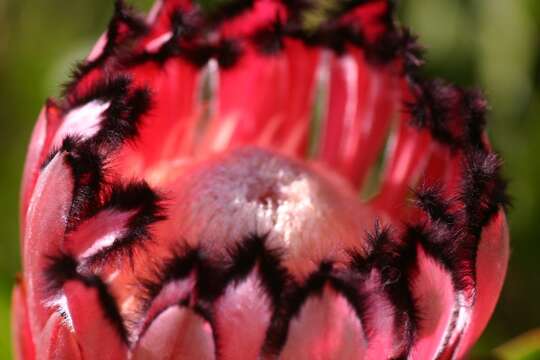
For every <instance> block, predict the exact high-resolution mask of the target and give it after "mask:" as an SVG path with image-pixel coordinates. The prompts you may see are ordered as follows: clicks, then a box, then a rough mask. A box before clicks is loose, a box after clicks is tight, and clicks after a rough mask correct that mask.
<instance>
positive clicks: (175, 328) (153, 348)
mask: <svg viewBox="0 0 540 360" xmlns="http://www.w3.org/2000/svg"><path fill="white" fill-rule="evenodd" d="M214 352H215V348H214V341H213V337H212V329H211V327H210V325H209V324H208V323H207V322H206V321H205V320H204V319H203V318H201V317H200V316H199V315H197V314H195V313H194V312H193V311H192V310H190V309H188V308H183V307H180V306H171V307H169V308H168V309H166V310H165V311H163V312H162V313H161V314H160V315H159V316H158V317H157V318H156V319H155V320H154V321H153V323H152V324H151V325H150V328H149V329H148V331H147V332H146V333H145V334H144V336H143V338H142V339H141V340H140V342H139V343H138V345H137V347H136V348H135V349H134V350H133V359H134V360H146V359H148V360H153V359H155V360H158V359H163V360H189V359H201V360H212V359H214V358H215V356H214Z"/></svg>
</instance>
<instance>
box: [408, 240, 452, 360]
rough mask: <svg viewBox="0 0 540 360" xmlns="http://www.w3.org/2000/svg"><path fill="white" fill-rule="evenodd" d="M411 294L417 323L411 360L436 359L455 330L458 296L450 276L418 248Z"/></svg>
mask: <svg viewBox="0 0 540 360" xmlns="http://www.w3.org/2000/svg"><path fill="white" fill-rule="evenodd" d="M412 292H413V296H414V298H415V302H416V304H417V307H418V311H419V317H420V323H419V331H418V334H417V337H418V340H417V341H416V343H415V345H414V347H413V349H412V357H413V358H414V359H435V358H437V356H438V355H440V354H441V353H442V352H443V350H444V349H445V348H446V347H447V346H448V345H449V344H448V341H449V340H450V339H451V338H452V335H453V333H454V332H455V331H456V316H457V315H458V311H459V309H458V307H459V306H460V305H459V304H458V303H457V299H458V296H457V294H456V293H455V291H454V286H453V284H452V278H451V275H450V274H449V273H448V272H447V271H446V270H445V269H443V268H442V266H441V265H440V264H438V263H437V262H436V261H435V260H433V259H432V258H430V257H429V256H427V255H426V253H425V252H424V251H423V249H422V248H421V247H419V249H418V274H417V276H416V278H415V279H414V281H413V285H412Z"/></svg>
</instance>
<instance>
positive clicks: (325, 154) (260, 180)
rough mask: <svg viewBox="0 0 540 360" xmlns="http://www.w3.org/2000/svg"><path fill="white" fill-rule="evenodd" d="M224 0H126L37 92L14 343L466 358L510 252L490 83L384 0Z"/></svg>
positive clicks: (115, 351)
mask: <svg viewBox="0 0 540 360" xmlns="http://www.w3.org/2000/svg"><path fill="white" fill-rule="evenodd" d="M218 4H219V6H217V7H216V8H213V9H211V10H208V9H204V8H203V7H201V6H200V5H197V4H192V3H191V2H190V1H188V0H163V1H158V2H157V4H156V5H155V6H154V8H153V9H152V11H151V13H150V14H149V15H148V17H146V18H142V17H141V16H139V15H137V14H136V13H135V12H134V11H133V10H131V9H130V8H128V7H127V6H125V4H124V3H123V2H122V1H117V3H116V9H115V13H114V16H113V18H112V20H111V22H110V25H109V28H108V30H107V32H106V33H104V34H103V36H102V37H101V38H100V40H99V41H98V43H97V44H96V46H95V48H94V49H93V50H92V51H91V53H90V55H89V56H88V58H87V59H86V60H85V61H83V62H82V63H81V64H80V65H79V66H78V67H77V69H76V71H75V72H74V76H73V80H72V81H71V82H70V83H69V84H67V85H66V87H65V92H64V95H63V97H62V99H61V100H49V101H48V102H47V104H46V106H45V108H44V109H43V111H42V113H41V115H40V117H39V119H38V122H37V124H36V128H35V130H34V133H33V135H32V140H31V145H30V148H29V152H28V157H27V161H26V167H25V173H24V177H23V185H22V213H21V220H22V221H21V222H22V244H21V248H22V257H23V275H22V276H21V278H20V280H19V283H18V285H17V287H16V289H15V292H14V310H13V322H14V338H15V342H16V350H17V354H18V356H19V358H22V359H34V358H36V357H39V358H40V359H53V358H54V359H57V358H60V359H79V358H86V359H127V358H133V359H164V358H166V359H169V358H170V359H173V358H174V359H177V358H178V359H214V358H216V359H258V358H264V359H271V358H280V359H359V358H366V359H398V358H399V359H401V358H414V359H431V358H433V359H435V358H444V359H446V358H461V357H463V356H464V355H465V354H466V352H467V351H468V350H469V349H470V347H471V346H472V344H473V343H474V342H475V340H476V339H477V338H478V336H479V335H480V333H481V332H482V330H483V329H484V327H485V325H486V324H487V321H488V319H489V317H490V316H491V313H492V311H493V308H494V306H495V303H496V300H497V298H498V295H499V292H500V290H501V286H502V283H503V279H504V275H505V272H506V264H507V259H508V230H507V225H506V220H505V212H504V208H505V206H506V204H507V200H508V199H507V196H506V194H505V182H504V180H503V179H502V178H501V176H500V167H501V161H500V159H499V158H498V156H497V155H496V154H495V153H494V152H493V151H492V150H491V147H490V145H489V142H488V139H487V137H486V135H485V130H484V127H485V115H486V110H487V104H486V101H485V100H484V98H483V97H482V95H481V94H480V93H479V92H478V91H476V90H469V89H463V88H460V87H457V86H454V85H452V84H449V83H447V82H445V81H442V80H431V79H425V78H424V77H422V76H421V74H420V71H419V70H420V68H421V66H422V64H423V60H422V57H421V55H422V51H421V48H420V47H419V46H418V45H417V44H416V42H415V38H414V36H412V35H411V34H410V33H409V31H407V29H405V28H403V27H401V26H399V25H398V24H397V22H396V20H395V18H394V8H393V2H392V1H385V0H365V1H342V2H331V1H309V0H307V1H301V0H298V1H296V0H291V1H284V0H281V1H278V0H255V1H232V0H231V1H223V2H218ZM381 155H383V156H381ZM381 159H382V160H381ZM378 167H382V169H383V171H381V173H380V174H378V171H377V168H378ZM370 179H371V180H370ZM369 183H375V184H376V187H377V190H376V193H375V195H374V196H372V197H367V198H365V197H364V198H361V197H360V195H359V193H360V190H362V189H364V190H365V189H366V188H368V187H369V186H371V185H369ZM371 187H373V186H371Z"/></svg>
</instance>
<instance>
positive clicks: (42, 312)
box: [23, 153, 73, 337]
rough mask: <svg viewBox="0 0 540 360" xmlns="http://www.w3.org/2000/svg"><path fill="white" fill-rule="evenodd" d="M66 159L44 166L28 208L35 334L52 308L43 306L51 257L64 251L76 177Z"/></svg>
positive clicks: (26, 256)
mask: <svg viewBox="0 0 540 360" xmlns="http://www.w3.org/2000/svg"><path fill="white" fill-rule="evenodd" d="M64 159H65V156H64V153H59V154H57V155H56V156H55V157H54V159H53V160H52V161H51V162H50V163H49V164H48V165H47V166H46V167H45V169H43V171H42V172H41V174H40V176H39V178H38V181H37V184H36V189H35V191H34V194H33V195H32V199H31V200H30V206H29V207H28V214H27V222H26V229H25V238H24V249H25V251H24V253H23V265H24V266H23V268H24V273H25V279H26V285H27V296H28V306H29V308H31V309H32V311H31V312H30V324H31V329H32V334H33V336H34V337H36V336H38V334H39V333H40V331H41V329H42V328H43V326H44V325H45V323H46V321H47V319H48V318H49V314H50V311H49V310H47V309H46V308H45V307H44V305H43V303H44V302H45V301H46V298H47V296H48V295H49V294H47V293H46V290H47V288H48V285H49V284H47V283H46V279H45V278H44V276H43V274H44V271H45V268H46V266H47V265H49V262H48V261H49V260H48V257H49V256H53V255H57V254H58V252H60V251H61V250H62V243H63V240H64V234H65V230H66V221H67V218H68V214H69V211H70V208H71V201H72V189H73V179H72V174H71V171H70V169H69V167H68V165H67V164H66V162H65V161H64ZM45 229H46V230H45Z"/></svg>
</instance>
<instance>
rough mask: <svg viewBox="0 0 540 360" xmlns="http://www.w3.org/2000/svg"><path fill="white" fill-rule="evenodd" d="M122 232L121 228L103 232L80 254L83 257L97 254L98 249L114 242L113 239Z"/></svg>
mask: <svg viewBox="0 0 540 360" xmlns="http://www.w3.org/2000/svg"><path fill="white" fill-rule="evenodd" d="M123 232H124V231H123V229H121V230H115V231H112V232H110V233H107V234H105V235H104V236H103V237H101V238H99V239H98V240H96V242H95V243H94V244H93V245H92V246H91V247H90V248H89V249H88V250H86V251H85V252H84V253H83V254H82V257H83V258H89V257H92V256H93V255H95V254H97V253H98V252H99V251H101V250H103V249H105V248H108V247H110V246H111V245H112V244H113V243H114V241H115V240H116V239H117V238H119V237H120V236H121V235H122V233H123Z"/></svg>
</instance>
